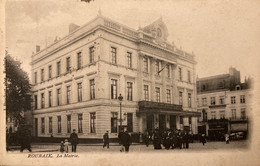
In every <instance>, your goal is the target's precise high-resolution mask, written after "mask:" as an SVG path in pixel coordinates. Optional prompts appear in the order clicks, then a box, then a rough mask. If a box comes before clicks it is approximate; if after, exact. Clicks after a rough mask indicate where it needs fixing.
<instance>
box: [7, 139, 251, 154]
mask: <svg viewBox="0 0 260 166" xmlns="http://www.w3.org/2000/svg"><path fill="white" fill-rule="evenodd" d="M249 145H250V142H249V141H248V140H240V141H231V142H230V143H229V144H226V143H225V142H207V143H206V144H205V145H204V146H203V145H202V143H199V142H196V143H190V144H189V149H169V150H166V149H165V148H164V147H163V146H162V149H161V150H154V149H153V145H152V144H150V145H149V146H148V147H146V146H145V145H143V144H137V143H134V144H132V145H131V146H130V151H129V152H130V153H131V152H149V153H153V152H162V153H165V152H166V153H168V152H188V151H201V152H203V151H204V152H205V151H207V150H213V151H214V150H234V149H237V150H246V149H247V148H248V147H249ZM59 148H60V147H59V144H57V143H53V144H52V143H49V144H39V143H38V144H32V153H45V152H46V153H48V152H51V153H60V152H59ZM119 150H120V146H119V144H118V143H111V144H110V147H109V149H107V148H106V147H105V148H103V144H79V145H78V146H77V153H91V152H94V153H100V152H104V153H119ZM8 153H20V152H19V147H18V146H16V147H11V151H8ZM23 153H29V151H28V150H24V152H23ZM69 153H71V147H69Z"/></svg>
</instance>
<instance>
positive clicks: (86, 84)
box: [31, 13, 200, 138]
mask: <svg viewBox="0 0 260 166" xmlns="http://www.w3.org/2000/svg"><path fill="white" fill-rule="evenodd" d="M69 31H70V33H69V34H68V35H67V36H65V37H64V38H62V39H60V40H58V41H55V42H54V43H53V44H52V45H50V46H48V47H47V48H45V49H43V50H40V47H39V46H37V48H36V50H37V52H36V53H35V54H34V55H33V56H32V63H31V65H32V78H33V80H32V84H33V101H34V104H33V105H34V106H33V107H34V109H33V118H34V131H33V133H34V136H37V137H50V135H51V134H52V135H53V136H54V137H68V136H69V135H70V133H71V132H72V130H73V129H76V130H77V132H78V135H79V138H102V135H103V134H104V133H105V132H106V131H109V132H110V133H111V134H110V138H116V137H117V135H118V132H119V125H120V119H121V120H122V127H125V128H127V129H128V131H129V132H130V133H131V132H133V133H135V132H136V133H137V132H141V133H142V132H144V131H145V130H154V129H155V128H159V129H160V130H164V129H166V128H171V129H186V130H191V131H192V132H193V133H197V119H196V117H197V116H200V113H197V112H196V104H195V96H196V90H195V88H196V81H195V77H194V76H195V72H196V70H195V65H196V63H195V61H194V55H192V54H188V53H186V52H184V51H182V50H180V49H177V48H176V47H175V46H174V45H171V44H169V43H168V41H167V36H168V31H167V27H166V25H165V24H164V23H163V21H162V19H158V20H156V21H155V22H153V23H152V24H150V25H148V26H146V27H144V28H139V29H138V30H134V29H131V28H129V27H127V26H124V25H122V24H120V23H117V22H115V21H113V20H111V19H109V18H106V17H104V16H102V15H101V14H100V13H99V15H98V16H97V17H96V18H95V19H93V20H92V21H90V22H89V23H87V24H85V25H83V26H82V27H79V26H77V25H75V24H71V25H70V26H69ZM120 94H121V95H122V97H123V100H122V101H119V100H118V96H119V95H120ZM120 102H121V110H122V112H121V114H120ZM120 115H121V118H120Z"/></svg>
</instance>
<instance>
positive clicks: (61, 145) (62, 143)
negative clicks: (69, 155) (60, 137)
mask: <svg viewBox="0 0 260 166" xmlns="http://www.w3.org/2000/svg"><path fill="white" fill-rule="evenodd" d="M64 151H65V145H64V142H63V141H61V142H60V152H62V153H63V152H64Z"/></svg>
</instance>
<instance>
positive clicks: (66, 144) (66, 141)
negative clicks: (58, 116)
mask: <svg viewBox="0 0 260 166" xmlns="http://www.w3.org/2000/svg"><path fill="white" fill-rule="evenodd" d="M69 145H70V143H69V142H68V139H65V143H64V149H65V152H66V153H68V152H69ZM75 152H76V151H75Z"/></svg>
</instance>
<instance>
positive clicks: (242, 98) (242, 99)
mask: <svg viewBox="0 0 260 166" xmlns="http://www.w3.org/2000/svg"><path fill="white" fill-rule="evenodd" d="M240 103H246V98H245V95H240Z"/></svg>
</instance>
